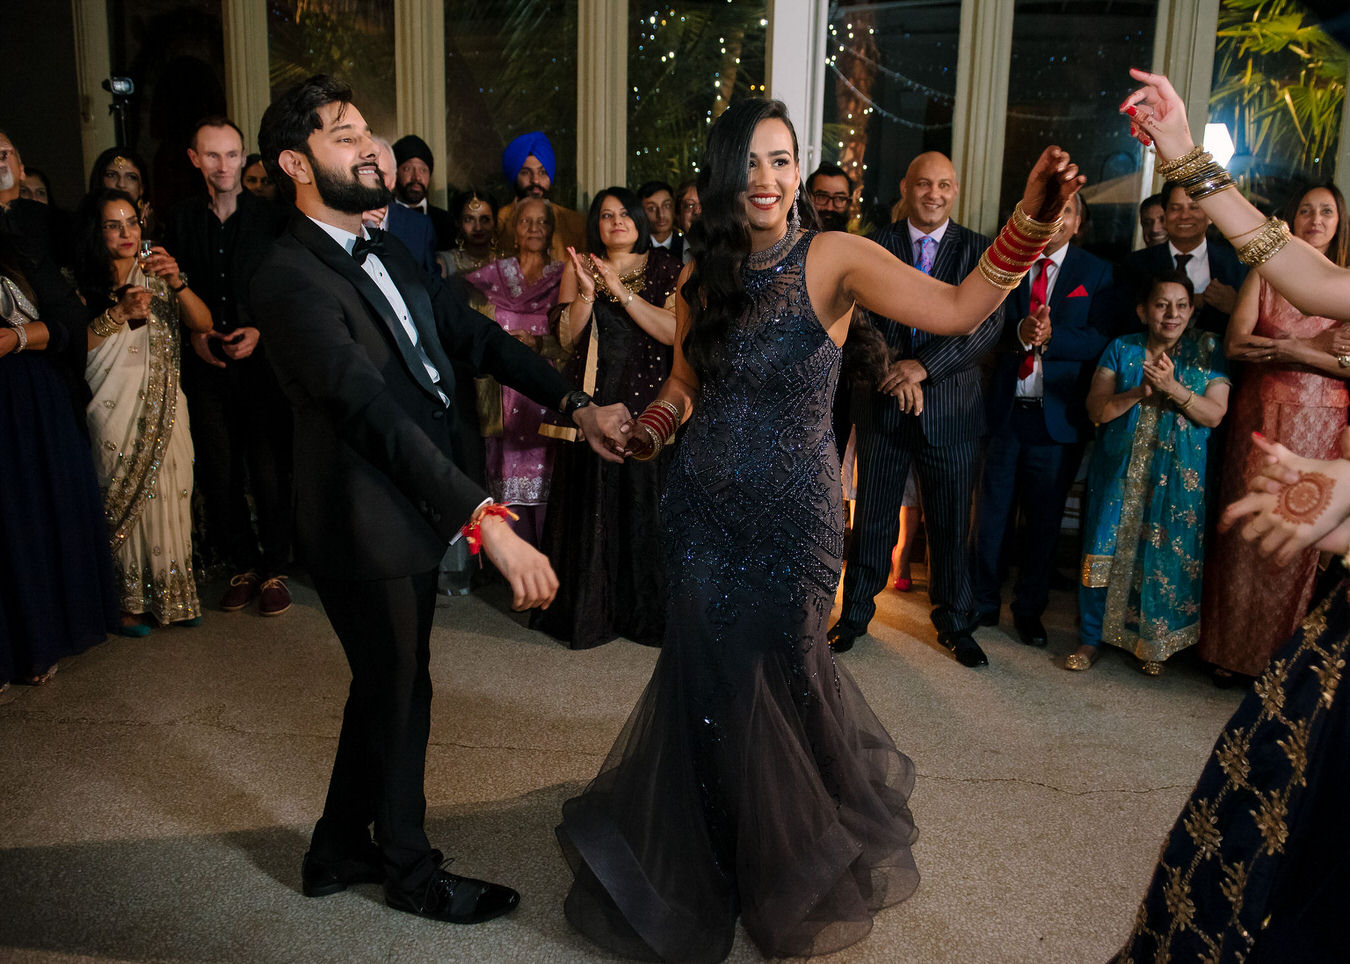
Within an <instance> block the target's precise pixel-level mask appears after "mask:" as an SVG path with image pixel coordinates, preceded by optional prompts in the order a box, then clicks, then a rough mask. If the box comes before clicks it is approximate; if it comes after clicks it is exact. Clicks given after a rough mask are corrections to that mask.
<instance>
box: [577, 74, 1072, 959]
mask: <svg viewBox="0 0 1350 964" xmlns="http://www.w3.org/2000/svg"><path fill="white" fill-rule="evenodd" d="M1047 154H1048V152H1047ZM707 157H708V168H707V170H708V171H710V172H712V173H710V174H705V182H704V183H701V184H700V190H699V194H700V198H701V199H702V201H703V211H704V218H705V219H711V220H710V223H708V224H707V225H705V227H704V230H702V231H699V230H695V232H693V234H694V243H695V251H696V252H699V254H697V255H696V262H695V265H694V266H691V267H692V276H693V277H694V278H695V279H699V278H700V277H701V278H702V283H703V288H702V289H701V290H702V293H703V297H704V299H705V300H704V301H702V302H700V303H701V304H713V303H714V301H715V299H717V298H718V297H719V293H718V284H719V283H729V284H730V285H731V286H732V298H731V300H732V301H733V302H734V304H733V305H732V311H729V312H727V317H726V322H727V324H726V327H725V328H724V329H723V330H722V331H721V332H719V333H718V337H717V340H716V343H715V350H714V351H712V352H707V351H704V352H703V353H701V354H700V347H699V345H698V344H697V338H695V339H692V340H686V339H685V338H683V337H677V339H676V344H677V347H678V346H681V345H683V350H679V351H677V356H676V362H675V367H674V370H673V374H672V378H671V380H670V381H669V382H667V384H666V386H665V387H664V388H663V390H662V398H664V399H667V400H669V401H672V402H674V403H675V404H677V406H678V407H680V408H681V409H682V411H683V412H685V413H688V412H690V411H691V410H692V415H691V417H690V419H689V422H688V425H687V428H686V430H685V432H684V435H683V438H682V439H681V441H680V442H679V443H678V449H677V451H676V452H675V458H674V461H673V463H672V465H671V468H670V474H669V477H668V481H667V485H666V490H665V494H664V498H663V500H662V507H661V518H662V524H663V526H664V527H665V544H666V546H667V550H666V552H667V558H666V571H667V573H668V574H669V575H668V578H669V612H668V618H667V621H666V624H667V630H666V637H665V642H664V644H663V647H662V650H661V654H660V656H659V658H658V661H657V665H656V668H655V670H654V672H653V674H652V679H651V682H650V683H649V684H648V686H647V688H646V691H645V692H644V693H643V695H642V697H641V698H640V699H639V700H638V704H637V706H636V707H635V708H634V710H633V712H632V714H631V715H630V717H629V719H628V722H627V723H626V724H625V726H624V728H623V731H622V732H621V733H620V735H619V738H618V740H617V742H616V743H615V744H614V747H613V749H612V750H611V751H610V753H609V755H608V757H607V759H606V760H605V763H604V765H603V766H602V768H601V770H600V773H599V775H598V776H597V777H596V778H595V780H594V781H592V783H591V784H590V785H589V786H588V787H587V789H586V790H585V791H584V792H583V793H582V794H581V795H580V796H578V797H576V798H574V799H572V800H569V801H567V803H566V804H565V805H564V807H563V820H562V824H561V825H560V826H559V828H558V838H559V840H560V842H561V844H562V847H563V851H564V854H565V855H566V857H567V859H568V861H569V863H570V864H571V867H572V870H573V874H574V880H573V884H572V887H571V889H570V891H569V893H568V896H567V899H566V903H565V906H564V909H565V912H566V914H567V917H568V919H569V920H570V921H571V922H572V923H573V925H574V926H576V927H577V928H578V929H579V930H581V931H582V932H583V933H584V934H586V935H587V936H588V937H589V938H590V939H592V940H593V941H595V942H596V943H598V944H600V945H602V946H604V947H606V948H608V949H610V950H613V951H616V952H618V953H621V954H624V955H627V956H630V957H636V958H641V959H647V960H666V961H691V962H701V961H720V960H722V959H723V958H724V957H726V955H727V953H728V952H729V951H730V949H731V945H732V941H733V938H734V934H735V922H736V919H737V916H738V915H739V916H740V918H741V920H742V922H743V923H744V924H745V927H746V930H747V931H748V932H749V934H750V937H751V938H752V939H753V940H754V942H755V943H756V944H757V945H758V947H759V948H760V950H761V951H763V952H764V953H765V954H766V955H769V956H783V957H790V956H801V955H809V954H820V953H826V952H830V951H834V950H838V949H840V948H842V947H846V946H848V945H849V944H852V943H854V942H855V941H857V940H859V939H861V938H862V937H863V936H865V935H866V934H867V932H868V931H869V930H870V929H871V927H872V917H873V914H874V913H875V912H876V911H877V910H878V909H880V908H882V907H885V906H887V905H890V904H894V903H897V902H899V901H902V900H904V899H905V898H906V897H908V896H909V895H910V894H911V893H913V891H914V889H915V888H916V887H917V886H918V882H919V874H918V871H917V869H916V867H915V862H914V858H913V856H912V854H911V850H910V848H911V846H912V845H913V844H914V842H915V839H916V837H917V830H916V828H915V825H914V821H913V819H912V817H911V815H910V810H909V805H908V800H909V795H910V792H911V790H912V789H913V787H914V766H913V764H912V763H911V761H910V760H909V758H908V757H906V756H905V755H904V754H903V753H901V752H900V751H899V750H897V749H896V747H895V744H894V743H893V742H892V740H891V738H890V736H889V735H888V734H887V732H886V730H885V728H884V727H883V726H882V724H881V723H880V722H879V721H878V720H877V718H876V716H875V715H874V714H873V713H872V711H871V710H870V708H869V707H868V705H867V702H866V701H865V700H864V698H863V696H862V694H861V692H860V691H859V689H858V687H857V684H856V683H855V682H854V681H853V679H852V677H851V676H850V675H849V674H848V672H847V671H846V670H845V669H844V668H843V667H842V666H838V665H836V664H835V662H834V660H833V657H832V656H831V654H830V652H829V648H828V646H827V645H826V643H825V632H826V624H827V620H828V618H829V614H830V608H831V606H832V604H833V601H834V597H835V591H836V588H837V586H838V582H839V575H840V569H841V556H842V553H843V521H844V520H843V505H842V489H841V486H840V479H839V459H838V457H837V455H836V449H835V445H836V441H835V438H834V435H833V431H832V428H831V418H830V416H831V405H832V399H833V397H834V391H835V385H836V382H837V379H838V378H839V373H840V362H841V357H842V350H841V347H840V345H839V342H842V341H843V336H844V335H845V334H846V333H847V332H848V330H849V325H850V316H851V314H852V312H851V308H852V305H853V303H854V302H855V301H856V302H857V303H860V304H863V305H864V306H868V307H877V308H882V309H884V313H887V314H888V315H889V316H890V317H902V318H905V319H910V320H913V321H914V322H915V323H916V324H924V325H925V326H928V327H934V328H945V329H947V330H967V331H968V330H970V329H972V328H973V327H974V326H975V325H976V324H978V323H979V321H980V320H981V319H983V318H984V317H986V316H987V315H988V313H989V312H990V311H991V310H992V309H993V307H994V305H996V304H997V302H998V301H999V300H1000V299H1001V296H1002V292H1001V291H1000V290H999V289H997V288H995V287H993V286H992V285H990V284H989V283H987V282H985V281H983V280H981V279H979V278H978V277H975V276H973V280H968V281H967V282H966V283H964V284H963V285H962V286H961V287H960V288H949V287H947V286H944V285H941V283H940V282H935V281H933V280H932V279H929V278H926V277H924V276H922V275H919V274H918V273H917V272H915V271H913V270H912V269H910V268H908V267H907V266H905V265H903V264H902V263H901V262H900V261H899V260H898V259H895V258H893V257H892V256H891V255H890V254H889V253H887V252H885V251H884V250H883V249H882V248H880V247H879V246H877V245H874V244H872V243H871V242H868V241H866V240H863V239H860V238H856V237H853V236H850V235H844V234H817V233H815V232H813V231H809V230H807V231H799V230H798V226H797V224H796V219H795V217H794V218H793V219H792V220H791V221H789V217H788V211H789V208H790V207H791V204H792V200H793V195H794V190H795V189H796V187H797V185H798V184H799V183H800V172H799V170H798V168H797V163H796V138H795V134H793V133H792V130H791V127H790V125H789V124H788V122H787V118H786V113H785V111H784V109H783V108H782V105H781V104H779V103H777V102H773V101H763V100H756V101H747V102H743V103H741V104H738V105H735V106H733V107H731V108H730V109H728V110H727V111H726V112H725V113H724V114H723V115H722V117H721V118H719V120H718V122H717V124H716V125H714V127H713V130H712V133H711V134H710V136H709V145H708V155H707ZM747 158H748V160H747ZM1058 158H1059V155H1056V157H1055V160H1058ZM747 165H748V168H749V175H748V178H749V185H748V187H747V182H746V179H745V177H746V175H744V174H741V173H740V172H741V171H743V170H744V169H745V167H746V166H747ZM1042 167H1045V168H1047V170H1050V169H1051V168H1054V170H1053V171H1052V172H1051V173H1052V174H1053V176H1052V177H1043V178H1042V179H1041V180H1044V181H1046V182H1047V183H1053V184H1054V185H1055V188H1053V189H1051V190H1046V189H1045V186H1042V187H1041V195H1040V197H1039V198H1033V199H1032V200H1034V201H1037V202H1038V203H1037V204H1036V206H1035V207H1032V208H1030V210H1035V211H1040V210H1041V203H1040V202H1042V201H1043V202H1044V204H1046V205H1047V206H1050V205H1053V204H1054V203H1056V199H1057V198H1058V203H1059V204H1060V205H1061V206H1062V202H1063V201H1064V200H1067V197H1068V195H1069V194H1072V192H1073V190H1076V188H1077V179H1076V178H1075V177H1074V175H1075V174H1076V170H1074V169H1072V168H1071V167H1070V166H1069V165H1068V159H1067V157H1063V158H1062V164H1059V165H1058V166H1056V165H1055V164H1054V163H1049V162H1045V159H1044V158H1043V163H1042V164H1041V165H1038V168H1037V170H1038V171H1039V170H1041V168H1042ZM719 170H721V171H724V172H725V173H723V174H722V175H721V178H720V180H721V181H723V182H730V183H723V184H720V185H719V183H718V182H719V176H718V173H717V172H718V171H719ZM737 175H739V180H738V181H737V180H736V179H735V178H736V177H737ZM1036 183H1039V182H1036ZM1031 188H1032V184H1030V183H1029V185H1028V192H1029V193H1031ZM1047 195H1048V196H1047ZM1051 209H1052V210H1053V211H1054V212H1055V213H1056V214H1057V213H1058V210H1059V208H1058V207H1051ZM719 211H721V212H724V213H721V214H719ZM737 215H739V217H740V219H741V220H740V222H736V220H735V219H736V216H737ZM719 216H720V217H723V218H725V219H727V220H728V221H731V222H732V223H733V224H735V223H742V224H743V223H745V222H746V221H748V222H749V223H748V227H749V231H748V232H745V231H744V229H742V235H741V236H742V237H743V236H744V235H745V234H746V233H748V234H749V240H750V243H751V246H752V248H753V250H755V251H756V252H758V253H756V254H748V255H747V253H746V251H745V250H744V248H742V249H741V251H740V252H739V257H730V256H729V257H728V259H727V260H728V261H730V262H731V270H732V271H733V272H734V274H733V275H732V276H731V277H730V278H728V277H726V276H725V273H724V276H723V277H722V278H721V279H718V278H717V277H716V271H717V268H716V267H715V264H717V262H715V261H714V258H715V257H716V254H717V253H718V252H716V247H717V244H718V233H719V230H720V229H721V226H720V225H719V223H718V220H717V219H718V218H719ZM761 225H762V227H761ZM732 234H733V237H735V234H734V232H732ZM705 252H708V253H706V254H705ZM729 254H730V255H735V254H736V252H734V251H733V252H730V253H729ZM700 259H701V262H702V263H700ZM742 262H743V264H742ZM689 276H690V269H686V278H687V277H689ZM737 287H739V289H740V294H739V297H737V295H736V292H735V289H736V288H737ZM682 290H683V293H684V294H685V295H686V296H688V294H689V293H690V291H691V290H692V289H690V288H688V287H686V288H684V289H682ZM916 309H927V310H928V311H929V312H930V313H931V315H930V316H929V317H924V316H918V317H916V312H915V310H916ZM706 313H709V314H710V313H711V312H706ZM689 314H690V312H689V311H688V309H687V303H686V302H683V301H682V302H681V303H679V304H678V305H677V317H678V318H679V319H680V329H681V335H682V336H683V335H685V334H687V333H688V332H689V330H690V327H691V322H690V320H689ZM873 335H875V333H873ZM874 343H875V342H874ZM695 402H696V404H695ZM637 431H638V429H637V428H635V429H634V432H635V433H636V432H637ZM634 437H635V438H636V437H638V436H637V435H636V434H635V436H634ZM629 451H630V453H633V452H636V453H638V454H648V453H646V452H643V451H642V450H641V448H640V447H639V446H638V444H637V443H630V446H629Z"/></svg>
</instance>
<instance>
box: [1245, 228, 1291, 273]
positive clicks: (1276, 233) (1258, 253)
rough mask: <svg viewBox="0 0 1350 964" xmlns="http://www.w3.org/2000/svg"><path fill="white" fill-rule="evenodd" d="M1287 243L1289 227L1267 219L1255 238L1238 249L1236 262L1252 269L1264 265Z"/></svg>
mask: <svg viewBox="0 0 1350 964" xmlns="http://www.w3.org/2000/svg"><path fill="white" fill-rule="evenodd" d="M1239 237H1241V235H1239ZM1288 243H1289V225H1287V224H1285V223H1284V222H1283V221H1281V220H1280V219H1279V218H1275V217H1272V218H1267V219H1266V221H1265V223H1264V224H1262V225H1261V227H1260V228H1259V229H1257V232H1256V237H1254V238H1252V239H1251V240H1250V241H1248V242H1247V243H1246V244H1244V245H1243V246H1242V247H1240V248H1238V260H1239V261H1241V262H1242V263H1243V264H1247V265H1252V266H1253V267H1255V266H1256V265H1259V264H1265V263H1266V262H1267V261H1269V260H1270V259H1271V258H1273V257H1275V255H1277V254H1279V252H1280V249H1281V248H1283V247H1284V246H1285V245H1286V244H1288Z"/></svg>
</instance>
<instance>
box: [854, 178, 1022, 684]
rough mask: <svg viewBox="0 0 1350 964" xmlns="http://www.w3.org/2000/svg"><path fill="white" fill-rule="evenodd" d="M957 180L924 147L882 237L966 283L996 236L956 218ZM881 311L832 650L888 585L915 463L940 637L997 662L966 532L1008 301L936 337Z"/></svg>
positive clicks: (972, 658) (976, 660)
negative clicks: (989, 369)
mask: <svg viewBox="0 0 1350 964" xmlns="http://www.w3.org/2000/svg"><path fill="white" fill-rule="evenodd" d="M959 190H960V185H959V183H958V181H957V178H956V171H955V169H954V168H953V167H952V163H951V161H950V160H949V159H948V158H947V157H946V156H945V155H943V154H939V153H937V152H929V153H926V154H920V155H919V156H918V157H916V158H915V159H914V160H913V161H912V162H911V163H910V165H909V169H908V171H906V173H905V179H904V180H903V181H901V182H900V193H901V196H902V198H903V199H904V202H905V207H906V209H907V210H908V216H907V217H906V218H905V219H904V220H902V221H897V222H895V223H894V224H892V225H890V226H889V227H887V228H883V229H882V230H881V231H879V232H878V233H877V234H876V235H874V236H873V240H874V241H876V242H877V243H878V244H880V245H882V246H883V247H885V248H886V249H887V250H889V251H890V252H891V253H893V254H894V255H895V256H896V257H898V258H900V259H901V260H902V261H905V262H906V263H908V264H912V265H914V266H915V267H917V268H919V270H921V271H925V272H926V273H928V274H931V275H932V276H933V277H935V278H938V279H939V280H941V281H946V282H948V283H949V284H955V283H957V282H959V281H960V280H961V279H962V278H964V277H965V276H966V275H967V274H969V273H970V272H971V271H972V270H973V269H974V268H975V265H976V263H977V262H978V261H979V258H980V255H981V254H982V253H983V252H984V249H985V248H987V247H988V246H989V244H990V240H989V238H986V237H984V236H983V235H980V234H976V233H975V232H974V231H971V230H969V229H968V228H964V227H962V226H961V225H959V224H957V223H956V222H955V221H952V220H951V218H950V212H951V207H952V204H953V203H954V202H955V200H956V195H957V193H958V191H959ZM873 320H874V321H875V323H876V326H877V328H878V329H879V330H880V331H881V334H882V336H883V337H884V338H885V339H886V343H887V344H888V345H889V346H890V349H891V356H892V359H893V361H892V362H891V367H890V372H889V374H888V376H887V378H886V379H885V381H884V383H883V388H884V390H883V391H878V392H876V393H875V394H874V395H873V396H872V397H871V398H870V399H869V400H868V401H867V402H866V403H864V404H861V405H860V406H858V407H859V408H860V411H858V412H856V413H855V414H856V419H857V430H858V502H857V507H856V510H855V513H854V519H853V540H852V545H851V546H850V548H849V553H848V560H847V569H846V570H845V573H844V605H843V611H842V613H841V614H840V617H839V621H838V622H837V623H835V625H834V626H833V627H832V628H831V629H830V633H829V642H830V648H831V649H832V650H833V651H835V652H837V653H839V652H844V651H846V650H848V649H849V648H851V647H852V645H853V641H854V640H855V639H856V638H857V637H858V636H861V635H862V634H863V633H865V632H866V631H867V624H868V623H869V622H870V621H871V619H872V616H873V614H874V613H875V612H876V603H875V601H874V597H875V596H876V594H877V593H878V592H880V591H881V590H882V588H883V587H884V586H885V585H886V576H887V573H888V572H889V570H890V559H891V547H892V546H894V545H895V541H896V538H897V536H898V534H899V512H900V501H901V498H902V496H903V494H904V489H905V478H906V476H907V475H908V474H909V470H910V467H911V466H913V468H914V471H915V474H916V475H917V476H918V481H919V497H920V499H921V501H922V504H923V512H924V520H925V523H924V524H925V525H926V526H927V531H928V550H929V558H930V567H929V578H928V597H929V600H930V602H931V603H932V605H933V612H932V620H933V625H934V626H935V627H936V628H937V632H938V641H939V642H941V643H942V644H943V645H944V646H946V647H947V648H948V649H950V650H951V651H952V653H953V655H954V656H955V657H956V659H957V660H958V661H959V662H960V663H962V664H963V665H965V666H972V667H973V666H983V665H986V664H987V663H988V662H989V661H988V659H987V658H986V657H985V655H984V652H983V651H982V650H981V649H980V647H979V644H978V643H976V642H975V639H974V637H973V636H972V635H971V630H972V629H973V628H974V625H975V613H974V608H975V603H974V595H973V593H972V590H971V583H970V559H969V548H968V546H969V540H968V535H969V530H970V515H971V501H972V498H973V496H974V491H975V483H976V481H977V478H978V468H979V450H980V441H981V438H982V437H983V435H984V434H985V417H984V398H983V394H982V392H981V390H980V372H979V369H978V365H979V361H980V358H981V357H982V356H983V355H984V354H985V353H986V352H988V351H989V349H990V348H991V347H992V346H993V344H994V342H995V341H997V340H998V337H999V333H1000V331H1001V329H1002V323H1003V309H1002V308H1001V307H1000V308H999V309H998V310H997V311H995V312H994V314H993V315H990V316H989V318H987V319H986V320H985V322H984V323H983V324H982V325H981V326H980V327H979V328H977V329H976V330H975V331H974V332H973V333H972V334H969V335H963V336H960V337H954V336H942V335H932V334H929V333H928V332H926V331H920V330H918V329H914V328H909V327H907V326H905V325H901V324H899V323H897V322H895V321H892V320H890V319H889V318H881V317H875V316H874V318H873Z"/></svg>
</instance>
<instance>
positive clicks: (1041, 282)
mask: <svg viewBox="0 0 1350 964" xmlns="http://www.w3.org/2000/svg"><path fill="white" fill-rule="evenodd" d="M1052 264H1054V262H1053V261H1051V260H1050V259H1049V258H1041V260H1039V261H1037V262H1036V280H1035V281H1033V282H1032V283H1031V312H1030V313H1031V314H1033V315H1034V314H1035V313H1036V312H1037V311H1039V310H1040V309H1041V306H1042V305H1044V304H1045V301H1046V294H1047V289H1048V288H1049V286H1050V276H1049V272H1047V271H1046V268H1048V267H1049V266H1050V265H1052ZM1035 370H1036V349H1034V348H1033V349H1032V350H1031V351H1029V352H1027V353H1026V354H1025V355H1023V356H1022V364H1021V365H1020V366H1018V369H1017V378H1018V380H1019V381H1021V380H1022V379H1024V378H1030V377H1031V374H1032V372H1034V371H1035Z"/></svg>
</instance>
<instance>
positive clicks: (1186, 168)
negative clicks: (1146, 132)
mask: <svg viewBox="0 0 1350 964" xmlns="http://www.w3.org/2000/svg"><path fill="white" fill-rule="evenodd" d="M1158 173H1159V174H1161V175H1162V176H1163V177H1165V178H1167V179H1168V180H1169V181H1171V182H1173V183H1174V184H1177V185H1178V186H1180V187H1181V188H1182V189H1183V190H1185V192H1186V194H1187V195H1189V196H1190V198H1191V199H1192V200H1193V201H1201V200H1204V199H1205V198H1207V197H1209V196H1210V195H1212V194H1218V193H1219V192H1220V191H1226V190H1228V189H1229V188H1230V187H1233V186H1234V182H1233V177H1232V175H1230V174H1229V173H1228V172H1227V171H1225V170H1224V169H1223V168H1222V167H1221V166H1220V165H1218V164H1215V163H1214V157H1213V156H1212V155H1211V154H1210V153H1209V152H1208V151H1206V150H1205V149H1204V148H1203V147H1196V148H1193V149H1192V150H1190V151H1189V152H1188V153H1186V154H1183V155H1182V156H1181V157H1178V158H1177V159H1176V160H1175V161H1168V162H1166V163H1165V164H1160V165H1159V166H1158Z"/></svg>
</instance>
